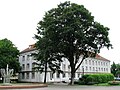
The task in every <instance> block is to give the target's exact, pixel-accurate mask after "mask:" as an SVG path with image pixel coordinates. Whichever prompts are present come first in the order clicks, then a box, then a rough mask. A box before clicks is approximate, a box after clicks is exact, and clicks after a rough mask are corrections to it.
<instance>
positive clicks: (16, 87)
mask: <svg viewBox="0 0 120 90" xmlns="http://www.w3.org/2000/svg"><path fill="white" fill-rule="evenodd" d="M47 86H48V85H47V84H35V85H34V84H31V85H11V86H0V89H23V88H41V87H47Z"/></svg>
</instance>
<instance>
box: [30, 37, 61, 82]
mask: <svg viewBox="0 0 120 90" xmlns="http://www.w3.org/2000/svg"><path fill="white" fill-rule="evenodd" d="M36 38H37V36H36ZM35 46H36V49H37V50H38V52H37V53H33V54H32V56H34V57H35V59H36V60H37V61H38V62H36V63H35V64H36V67H34V69H36V70H38V71H40V72H41V73H42V72H44V73H45V76H44V83H46V78H47V72H48V70H51V71H52V73H55V72H58V73H63V71H62V70H60V63H61V62H62V60H61V57H60V56H59V55H57V54H54V53H51V51H52V49H51V47H50V42H49V40H47V39H46V38H39V41H37V43H36V44H35ZM58 60H59V61H58Z"/></svg>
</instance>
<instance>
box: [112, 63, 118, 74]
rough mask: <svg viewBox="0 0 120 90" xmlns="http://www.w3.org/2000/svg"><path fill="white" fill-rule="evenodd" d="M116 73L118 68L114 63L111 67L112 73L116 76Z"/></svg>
mask: <svg viewBox="0 0 120 90" xmlns="http://www.w3.org/2000/svg"><path fill="white" fill-rule="evenodd" d="M116 71H117V66H116V64H115V62H113V64H112V65H111V73H112V74H113V75H114V76H115V75H116Z"/></svg>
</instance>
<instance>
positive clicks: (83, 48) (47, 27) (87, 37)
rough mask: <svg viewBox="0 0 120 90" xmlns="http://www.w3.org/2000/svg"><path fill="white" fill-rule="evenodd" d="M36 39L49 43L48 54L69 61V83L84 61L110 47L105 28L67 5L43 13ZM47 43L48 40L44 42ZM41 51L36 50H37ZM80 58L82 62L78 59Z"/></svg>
mask: <svg viewBox="0 0 120 90" xmlns="http://www.w3.org/2000/svg"><path fill="white" fill-rule="evenodd" d="M37 31H38V32H37V35H36V38H37V39H38V41H39V40H41V39H42V40H43V42H44V41H45V42H46V41H49V43H50V44H49V45H46V46H45V49H46V48H48V47H50V52H51V53H54V54H59V55H62V56H63V57H64V58H67V59H68V62H69V63H70V67H71V82H70V84H73V83H74V77H75V72H76V70H77V69H78V68H79V67H80V65H81V64H82V62H83V60H84V59H86V58H88V57H94V56H95V55H96V53H99V52H100V49H101V48H103V47H107V48H108V49H109V47H111V46H112V45H111V44H110V40H109V38H108V31H109V28H108V27H104V26H103V25H101V24H100V23H98V22H96V21H94V17H93V16H92V15H91V13H90V12H89V11H88V10H87V9H86V8H85V7H84V6H83V5H78V4H75V3H70V2H69V1H67V2H64V3H60V4H59V5H58V7H57V8H53V9H51V10H49V11H48V12H46V13H45V16H44V17H43V20H41V21H40V22H39V23H38V26H37ZM44 39H47V40H44ZM40 49H41V48H39V50H40ZM80 58H81V59H80Z"/></svg>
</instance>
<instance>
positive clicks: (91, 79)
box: [82, 74, 114, 84]
mask: <svg viewBox="0 0 120 90" xmlns="http://www.w3.org/2000/svg"><path fill="white" fill-rule="evenodd" d="M82 78H83V81H84V82H85V84H88V83H92V84H93V83H107V82H108V81H112V80H114V76H113V74H87V75H84V76H83V77H82Z"/></svg>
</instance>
